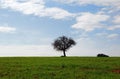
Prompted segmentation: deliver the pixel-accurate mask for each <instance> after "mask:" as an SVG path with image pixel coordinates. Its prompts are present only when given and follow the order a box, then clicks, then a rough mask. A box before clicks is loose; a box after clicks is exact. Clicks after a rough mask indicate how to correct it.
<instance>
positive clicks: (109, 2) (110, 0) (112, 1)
mask: <svg viewBox="0 0 120 79" xmlns="http://www.w3.org/2000/svg"><path fill="white" fill-rule="evenodd" d="M54 1H57V2H61V3H67V4H79V5H88V4H94V5H99V6H117V7H119V4H120V0H99V1H97V0H54Z"/></svg>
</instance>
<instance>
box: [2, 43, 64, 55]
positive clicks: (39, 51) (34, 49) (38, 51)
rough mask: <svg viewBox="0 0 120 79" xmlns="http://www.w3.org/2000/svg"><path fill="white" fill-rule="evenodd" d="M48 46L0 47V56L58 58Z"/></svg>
mask: <svg viewBox="0 0 120 79" xmlns="http://www.w3.org/2000/svg"><path fill="white" fill-rule="evenodd" d="M61 54H62V53H61V52H60V53H59V52H56V51H54V49H53V48H52V46H50V45H7V46H3V45H2V46H0V56H60V55H61Z"/></svg>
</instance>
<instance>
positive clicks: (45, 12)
mask: <svg viewBox="0 0 120 79" xmlns="http://www.w3.org/2000/svg"><path fill="white" fill-rule="evenodd" d="M0 6H1V8H9V9H12V10H14V11H19V12H21V13H23V14H26V15H30V14H32V15H35V16H40V17H45V16H48V17H50V18H54V19H65V18H67V17H72V16H73V15H74V14H72V13H70V12H68V11H66V10H64V9H61V8H58V7H51V8H48V7H46V6H45V2H44V1H43V0H22V1H20V0H2V1H1V2H0Z"/></svg>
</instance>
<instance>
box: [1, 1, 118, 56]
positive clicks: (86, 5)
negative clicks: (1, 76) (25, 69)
mask: <svg viewBox="0 0 120 79" xmlns="http://www.w3.org/2000/svg"><path fill="white" fill-rule="evenodd" d="M119 5H120V0H100V1H95V0H69V1H68V0H0V38H1V39H0V56H59V55H61V54H62V53H61V52H57V51H55V50H54V49H53V47H52V46H51V43H52V42H53V41H54V39H56V38H57V37H59V36H62V35H65V36H68V37H72V38H73V39H74V40H75V41H76V42H77V45H76V46H74V47H73V48H71V49H70V50H69V51H68V52H67V55H69V56H96V55H97V54H98V53H105V54H108V55H110V56H120V49H119V47H120V42H119V39H120V6H119Z"/></svg>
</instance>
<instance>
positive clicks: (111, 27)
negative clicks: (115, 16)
mask: <svg viewBox="0 0 120 79" xmlns="http://www.w3.org/2000/svg"><path fill="white" fill-rule="evenodd" d="M107 29H108V30H116V29H120V25H115V26H110V27H108V28H107Z"/></svg>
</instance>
